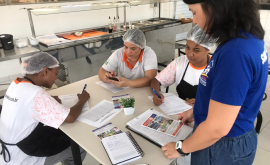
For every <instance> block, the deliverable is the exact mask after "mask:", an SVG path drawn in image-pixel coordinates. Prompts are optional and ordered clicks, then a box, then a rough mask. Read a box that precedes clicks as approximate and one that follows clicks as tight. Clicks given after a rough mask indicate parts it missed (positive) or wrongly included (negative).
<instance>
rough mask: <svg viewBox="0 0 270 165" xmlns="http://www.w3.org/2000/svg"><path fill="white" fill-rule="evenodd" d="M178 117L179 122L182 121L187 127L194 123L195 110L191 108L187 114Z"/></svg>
mask: <svg viewBox="0 0 270 165" xmlns="http://www.w3.org/2000/svg"><path fill="white" fill-rule="evenodd" d="M177 115H178V120H181V121H182V123H184V124H186V125H187V124H189V123H192V122H193V121H194V117H193V108H191V109H189V110H187V111H185V112H182V113H179V114H177Z"/></svg>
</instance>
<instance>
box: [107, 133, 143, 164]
mask: <svg viewBox="0 0 270 165" xmlns="http://www.w3.org/2000/svg"><path fill="white" fill-rule="evenodd" d="M102 143H103V145H104V148H105V150H106V151H107V153H108V155H109V157H110V159H111V161H112V164H118V163H119V164H122V163H124V164H125V163H127V162H128V160H130V159H133V160H136V159H139V158H141V155H140V153H139V152H138V151H137V150H136V148H135V146H134V144H133V143H132V141H131V140H130V138H129V137H128V136H127V134H126V133H120V134H117V135H113V136H110V137H106V138H103V139H102Z"/></svg>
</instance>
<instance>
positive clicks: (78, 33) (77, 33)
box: [74, 32, 83, 37]
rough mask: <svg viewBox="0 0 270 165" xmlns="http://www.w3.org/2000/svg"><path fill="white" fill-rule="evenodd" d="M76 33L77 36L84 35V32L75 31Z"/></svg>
mask: <svg viewBox="0 0 270 165" xmlns="http://www.w3.org/2000/svg"><path fill="white" fill-rule="evenodd" d="M74 34H75V36H77V37H80V36H82V34H83V32H75V33H74Z"/></svg>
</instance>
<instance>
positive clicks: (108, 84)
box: [96, 81, 128, 93]
mask: <svg viewBox="0 0 270 165" xmlns="http://www.w3.org/2000/svg"><path fill="white" fill-rule="evenodd" d="M96 84H97V85H100V86H102V87H103V88H106V89H108V90H110V91H112V92H113V93H117V92H120V91H122V90H124V89H126V88H128V87H123V88H122V87H117V86H114V85H113V84H110V83H105V82H103V81H98V82H96Z"/></svg>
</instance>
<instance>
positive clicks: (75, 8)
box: [31, 0, 178, 15]
mask: <svg viewBox="0 0 270 165" xmlns="http://www.w3.org/2000/svg"><path fill="white" fill-rule="evenodd" d="M175 1H178V0H128V1H114V2H104V1H92V2H89V4H78V5H63V6H57V5H55V6H52V7H42V8H32V9H31V12H32V13H33V14H34V15H47V14H60V13H70V12H80V11H89V10H100V9H110V8H116V7H132V6H138V5H145V4H154V3H159V2H160V3H165V2H175Z"/></svg>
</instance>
